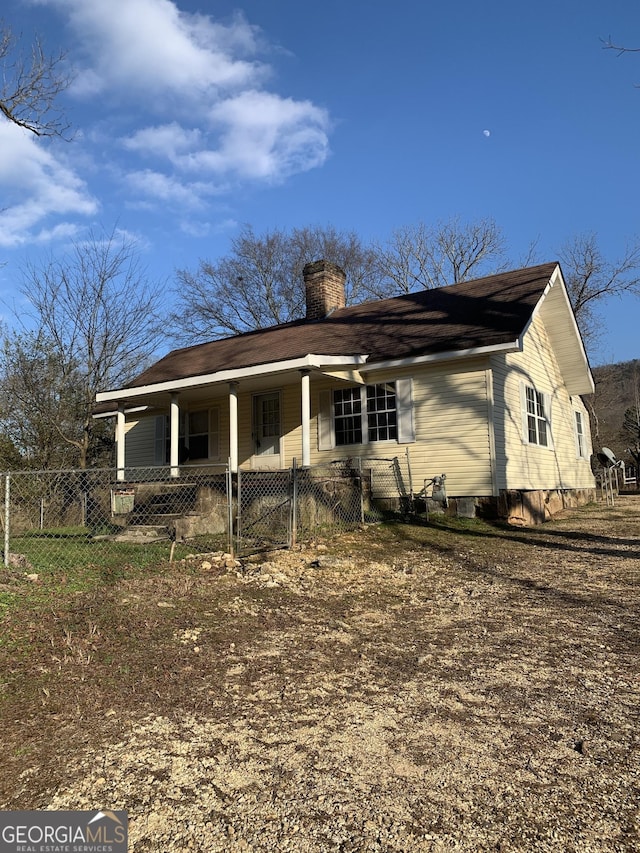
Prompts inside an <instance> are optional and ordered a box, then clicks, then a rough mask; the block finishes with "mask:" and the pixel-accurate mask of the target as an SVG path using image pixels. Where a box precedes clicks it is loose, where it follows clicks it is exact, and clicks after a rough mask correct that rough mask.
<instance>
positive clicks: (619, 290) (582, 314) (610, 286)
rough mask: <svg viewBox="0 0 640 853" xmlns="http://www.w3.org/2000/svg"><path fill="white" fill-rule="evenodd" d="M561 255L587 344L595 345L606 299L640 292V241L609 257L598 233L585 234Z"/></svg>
mask: <svg viewBox="0 0 640 853" xmlns="http://www.w3.org/2000/svg"><path fill="white" fill-rule="evenodd" d="M559 258H560V262H561V264H562V269H563V273H564V278H565V282H566V284H567V290H568V292H569V298H570V299H571V304H572V305H573V310H574V313H575V315H576V321H577V323H578V326H579V328H580V331H581V333H582V336H583V338H584V340H585V344H586V345H587V348H589V347H590V346H591V347H593V345H594V343H595V341H597V338H598V335H599V331H600V328H601V324H602V320H601V316H600V313H599V312H600V306H601V304H602V302H603V300H605V299H607V298H609V297H611V296H622V295H623V294H625V293H634V294H637V295H640V243H638V242H636V243H635V244H632V245H629V246H627V248H626V250H625V252H624V254H623V255H622V256H621V257H620V258H618V259H616V260H614V261H608V260H607V259H606V258H605V257H604V255H603V254H602V251H601V249H600V247H599V246H598V240H597V237H596V235H595V234H582V235H578V236H576V237H573V238H572V239H571V240H569V241H567V242H566V243H565V244H564V246H563V247H562V249H561V251H560V253H559Z"/></svg>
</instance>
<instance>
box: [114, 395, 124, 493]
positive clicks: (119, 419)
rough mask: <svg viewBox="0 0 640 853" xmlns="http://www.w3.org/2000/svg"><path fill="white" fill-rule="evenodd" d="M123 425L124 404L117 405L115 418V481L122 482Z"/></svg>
mask: <svg viewBox="0 0 640 853" xmlns="http://www.w3.org/2000/svg"><path fill="white" fill-rule="evenodd" d="M124 424H125V416H124V403H119V404H118V414H117V416H116V480H124V473H125V472H124Z"/></svg>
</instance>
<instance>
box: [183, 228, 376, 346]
mask: <svg viewBox="0 0 640 853" xmlns="http://www.w3.org/2000/svg"><path fill="white" fill-rule="evenodd" d="M319 259H324V260H328V261H332V262H333V263H336V264H338V265H339V266H340V267H342V269H344V271H345V272H346V274H347V284H346V288H347V302H348V303H353V302H356V301H361V300H362V299H363V298H365V297H366V296H367V295H369V294H371V292H372V282H373V281H374V279H375V273H376V266H375V262H376V257H375V253H374V252H373V250H372V249H369V248H367V247H366V246H364V245H363V243H362V242H361V240H360V238H359V237H358V236H357V235H356V234H355V233H353V232H343V231H338V230H336V229H335V228H333V227H331V226H328V227H320V226H316V227H307V228H295V229H293V230H292V231H291V232H286V231H283V230H280V229H275V230H273V231H268V232H266V233H264V234H262V235H258V234H256V233H255V232H254V231H253V229H252V228H251V227H250V226H245V227H244V228H243V230H242V231H241V233H240V234H239V235H238V236H237V237H235V238H234V239H233V240H232V242H231V251H230V252H229V254H227V255H225V256H224V257H222V258H220V259H219V260H218V261H216V262H211V261H204V260H203V261H200V265H199V267H198V269H197V270H196V271H195V272H191V271H189V270H179V271H178V273H177V278H178V282H179V286H178V290H177V299H178V308H177V310H176V311H175V312H174V314H173V317H172V320H173V326H174V330H175V334H176V337H177V338H179V340H180V341H181V342H182V343H190V342H191V343H195V342H198V341H203V340H211V339H213V338H219V337H224V336H226V335H229V334H238V333H241V332H246V331H249V330H251V329H260V328H265V327H267V326H272V325H276V324H278V323H285V322H288V321H290V320H295V319H298V318H300V317H303V316H304V313H305V301H304V283H303V278H302V270H303V267H304V265H305V264H306V263H309V262H310V261H315V260H319Z"/></svg>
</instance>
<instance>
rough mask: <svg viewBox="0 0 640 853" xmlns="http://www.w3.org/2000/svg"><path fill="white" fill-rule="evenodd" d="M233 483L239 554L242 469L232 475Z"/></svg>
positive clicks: (238, 549)
mask: <svg viewBox="0 0 640 853" xmlns="http://www.w3.org/2000/svg"><path fill="white" fill-rule="evenodd" d="M231 478H232V482H233V480H234V479H235V481H236V484H237V486H236V550H237V552H238V553H240V552H241V551H242V469H241V468H238V470H237V471H236V472H235V474H234V473H232V475H231Z"/></svg>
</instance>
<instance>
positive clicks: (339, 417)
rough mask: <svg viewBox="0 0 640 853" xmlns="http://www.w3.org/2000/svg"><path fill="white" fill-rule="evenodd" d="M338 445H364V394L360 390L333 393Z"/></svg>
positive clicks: (341, 389)
mask: <svg viewBox="0 0 640 853" xmlns="http://www.w3.org/2000/svg"><path fill="white" fill-rule="evenodd" d="M333 412H334V429H335V435H336V445H338V446H341V445H344V444H362V393H361V389H360V388H340V389H339V390H337V391H334V392H333Z"/></svg>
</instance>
